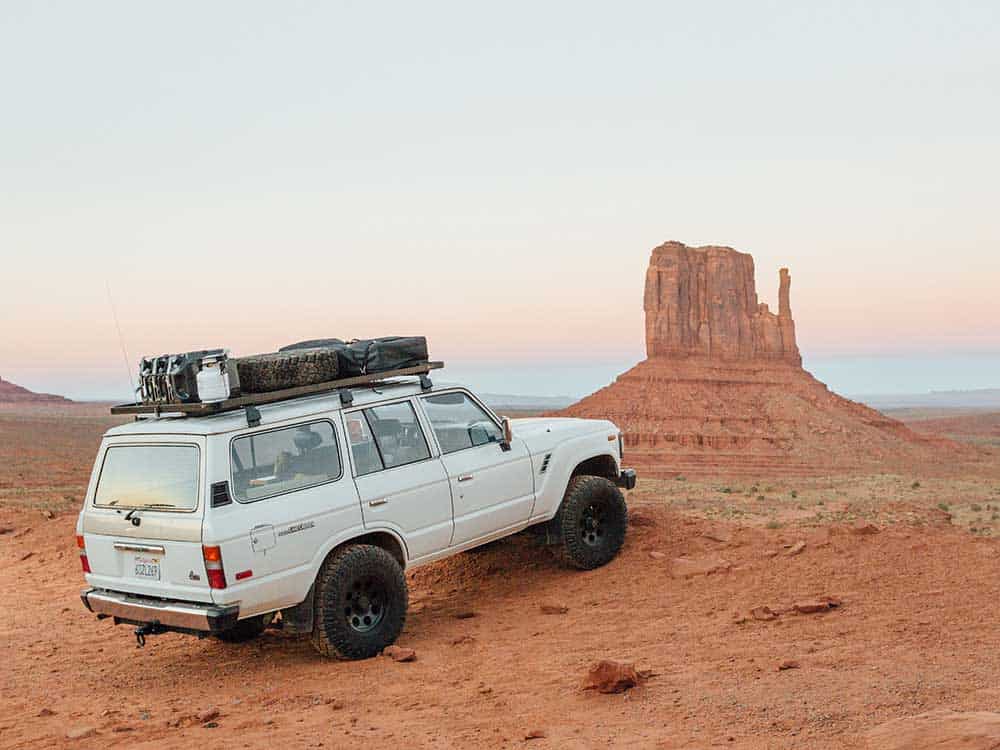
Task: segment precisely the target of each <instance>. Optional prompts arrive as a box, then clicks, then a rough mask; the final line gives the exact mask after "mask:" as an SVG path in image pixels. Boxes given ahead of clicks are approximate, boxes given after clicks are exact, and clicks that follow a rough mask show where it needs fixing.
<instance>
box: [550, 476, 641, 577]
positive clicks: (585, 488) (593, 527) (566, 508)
mask: <svg viewBox="0 0 1000 750" xmlns="http://www.w3.org/2000/svg"><path fill="white" fill-rule="evenodd" d="M556 522H557V529H558V531H559V538H560V541H561V542H562V552H563V557H564V558H565V560H566V561H567V562H568V563H569V564H570V565H572V566H574V567H576V568H580V569H581V570H593V569H594V568H599V567H601V566H602V565H607V564H608V563H609V562H611V561H612V560H613V559H615V557H616V556H617V555H618V552H619V550H621V548H622V545H623V544H625V532H626V530H627V529H628V508H627V507H626V505H625V498H624V497H622V493H621V490H619V489H618V487H616V486H615V484H614V483H613V482H611V481H609V480H607V479H605V478H604V477H591V476H576V477H573V478H572V479H570V480H569V486H568V487H567V488H566V496H565V497H564V498H563V502H562V505H561V506H560V507H559V513H558V515H557V516H556Z"/></svg>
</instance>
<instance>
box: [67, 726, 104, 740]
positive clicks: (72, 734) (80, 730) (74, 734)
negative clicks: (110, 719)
mask: <svg viewBox="0 0 1000 750" xmlns="http://www.w3.org/2000/svg"><path fill="white" fill-rule="evenodd" d="M95 734H97V730H96V729H95V728H94V727H74V728H73V729H70V730H69V731H68V732H66V739H68V740H85V739H87V737H93V736H94V735H95Z"/></svg>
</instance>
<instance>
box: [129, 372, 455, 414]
mask: <svg viewBox="0 0 1000 750" xmlns="http://www.w3.org/2000/svg"><path fill="white" fill-rule="evenodd" d="M442 367H444V362H427V363H426V364H422V365H414V366H413V367H404V368H403V369H401V370H386V371H385V372H376V373H372V374H370V375H357V376H355V377H351V378H342V379H340V380H328V381H326V382H324V383H315V384H313V385H302V386H298V387H296V388H283V389H281V390H280V391H269V392H268V393H247V394H244V395H242V396H237V397H236V398H227V399H226V400H225V401H216V402H214V403H209V404H202V403H193V404H171V403H163V404H119V405H118V406H112V407H111V413H112V414H135V415H140V414H152V415H153V416H156V417H159V416H160V415H161V414H171V415H181V416H185V417H189V416H190V417H203V416H210V415H212V414H222V413H223V412H228V411H236V410H238V409H243V408H245V407H247V406H260V405H261V404H273V403H275V402H276V401H287V400H288V399H292V398H301V397H302V396H315V395H316V394H319V393H329V392H331V391H337V390H340V389H341V388H355V387H357V386H365V385H375V384H377V383H384V382H386V381H387V380H389V379H390V378H401V377H404V376H407V375H419V376H421V378H423V377H426V375H427V373H429V372H430V371H431V370H440V369H441V368H442Z"/></svg>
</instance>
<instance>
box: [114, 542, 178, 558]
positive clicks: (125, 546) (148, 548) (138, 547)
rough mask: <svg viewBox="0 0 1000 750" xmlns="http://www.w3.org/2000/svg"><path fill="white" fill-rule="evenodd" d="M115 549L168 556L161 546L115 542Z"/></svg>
mask: <svg viewBox="0 0 1000 750" xmlns="http://www.w3.org/2000/svg"><path fill="white" fill-rule="evenodd" d="M114 547H115V549H116V550H120V551H121V552H155V553H156V554H158V555H165V554H167V550H166V549H164V547H163V546H162V545H159V544H131V543H129V542H115V544H114Z"/></svg>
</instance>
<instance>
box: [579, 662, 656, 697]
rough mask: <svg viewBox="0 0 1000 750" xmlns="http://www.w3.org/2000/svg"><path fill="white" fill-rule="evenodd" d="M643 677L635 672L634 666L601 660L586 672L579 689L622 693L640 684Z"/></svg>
mask: <svg viewBox="0 0 1000 750" xmlns="http://www.w3.org/2000/svg"><path fill="white" fill-rule="evenodd" d="M644 677H645V676H644V674H643V673H640V672H638V671H636V668H635V665H634V664H624V663H622V662H617V661H612V660H611V659H602V660H601V661H599V662H597V663H596V664H594V665H593V666H591V668H590V669H589V670H588V671H587V674H586V676H585V677H584V678H583V684H582V685H581V688H582V689H583V690H596V691H597V692H599V693H605V694H610V693H624V692H625V691H626V690H628V689H629V688H633V687H635V686H636V685H638V684H640V683H641V682H642V680H643V679H644Z"/></svg>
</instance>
